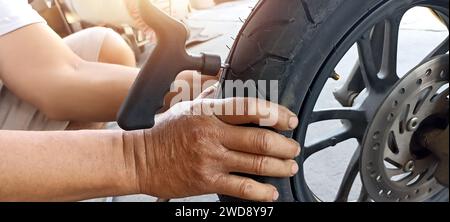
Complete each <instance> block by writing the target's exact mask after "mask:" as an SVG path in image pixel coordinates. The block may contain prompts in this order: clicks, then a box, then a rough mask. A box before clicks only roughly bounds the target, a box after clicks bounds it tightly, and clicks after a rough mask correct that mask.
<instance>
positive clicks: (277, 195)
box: [273, 190, 280, 201]
mask: <svg viewBox="0 0 450 222" xmlns="http://www.w3.org/2000/svg"><path fill="white" fill-rule="evenodd" d="M279 197H280V194H279V193H278V191H276V190H275V192H273V201H277V200H278V198H279Z"/></svg>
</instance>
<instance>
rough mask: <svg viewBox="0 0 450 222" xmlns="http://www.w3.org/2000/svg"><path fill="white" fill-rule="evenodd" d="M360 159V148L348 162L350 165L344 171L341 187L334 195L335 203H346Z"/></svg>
mask: <svg viewBox="0 0 450 222" xmlns="http://www.w3.org/2000/svg"><path fill="white" fill-rule="evenodd" d="M360 157H361V148H360V147H358V149H357V150H356V151H355V153H354V154H353V157H352V159H351V160H350V164H349V165H348V167H347V170H346V171H345V174H344V178H343V179H342V183H341V186H340V187H339V191H338V193H337V195H336V202H347V201H348V198H349V195H350V191H351V189H352V186H353V183H354V182H355V179H356V176H357V175H358V172H359V160H360Z"/></svg>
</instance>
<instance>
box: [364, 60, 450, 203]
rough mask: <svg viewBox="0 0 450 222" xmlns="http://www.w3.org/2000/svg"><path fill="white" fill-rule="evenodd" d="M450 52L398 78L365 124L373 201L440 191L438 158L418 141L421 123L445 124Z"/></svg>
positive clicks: (366, 167) (366, 174) (411, 198)
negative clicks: (374, 113) (370, 120)
mask: <svg viewBox="0 0 450 222" xmlns="http://www.w3.org/2000/svg"><path fill="white" fill-rule="evenodd" d="M448 60H449V56H448V54H447V55H442V56H439V57H435V58H434V59H432V60H430V61H428V62H426V63H424V64H422V65H421V66H419V67H417V68H415V69H414V70H413V71H412V72H410V73H409V74H407V75H406V76H405V77H404V78H403V79H401V80H400V81H399V82H398V83H397V85H396V86H395V87H394V89H393V90H392V91H391V93H390V94H389V95H388V96H387V97H386V99H385V101H384V102H383V104H382V105H381V107H380V108H379V110H378V111H377V113H376V115H375V117H374V119H373V121H372V122H371V123H370V124H369V128H368V131H367V134H366V136H365V139H364V142H363V147H364V149H363V150H362V156H361V164H360V167H361V169H360V172H361V177H362V181H363V184H364V187H365V189H366V191H367V192H368V194H369V195H370V197H371V198H372V199H373V200H375V201H381V202H390V201H425V200H427V199H429V198H431V197H433V196H434V195H435V194H437V193H439V192H440V191H442V190H443V189H444V187H443V186H441V185H440V184H439V183H438V182H437V180H436V179H435V178H434V173H435V171H436V168H437V165H438V158H436V156H434V155H433V154H432V153H431V152H430V151H428V150H427V149H426V148H424V147H420V145H418V144H417V142H415V141H416V138H417V137H418V136H419V134H420V131H421V128H422V126H423V125H425V124H426V125H427V127H429V125H430V123H431V125H432V126H434V125H436V126H437V125H448V117H447V116H448V111H449V100H448V95H449V91H448V80H449V67H448V63H449V61H448Z"/></svg>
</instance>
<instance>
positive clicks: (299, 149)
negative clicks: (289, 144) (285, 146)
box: [295, 147, 302, 157]
mask: <svg viewBox="0 0 450 222" xmlns="http://www.w3.org/2000/svg"><path fill="white" fill-rule="evenodd" d="M301 152H302V149H301V148H300V147H299V148H298V150H297V153H296V155H295V157H298V156H300V153H301Z"/></svg>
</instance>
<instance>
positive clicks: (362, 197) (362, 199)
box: [358, 186, 370, 202]
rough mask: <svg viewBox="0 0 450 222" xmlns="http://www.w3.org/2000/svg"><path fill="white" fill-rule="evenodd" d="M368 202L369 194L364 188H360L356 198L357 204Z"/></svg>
mask: <svg viewBox="0 0 450 222" xmlns="http://www.w3.org/2000/svg"><path fill="white" fill-rule="evenodd" d="M369 201H370V196H369V193H367V190H366V188H365V187H364V186H362V187H361V193H360V194H359V197H358V202H369Z"/></svg>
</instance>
